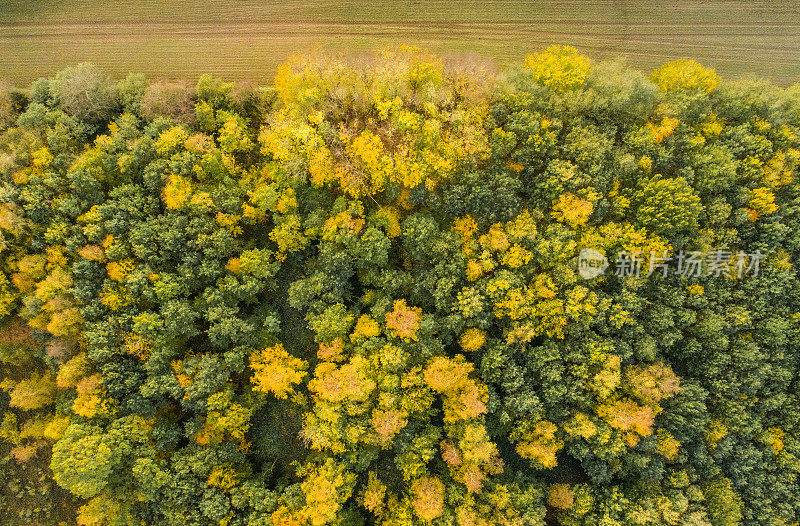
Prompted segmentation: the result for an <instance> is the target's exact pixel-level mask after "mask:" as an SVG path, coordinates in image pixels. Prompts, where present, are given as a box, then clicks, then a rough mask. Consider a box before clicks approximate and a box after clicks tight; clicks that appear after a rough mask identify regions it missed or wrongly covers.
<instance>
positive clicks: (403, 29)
mask: <svg viewBox="0 0 800 526" xmlns="http://www.w3.org/2000/svg"><path fill="white" fill-rule="evenodd" d="M396 43H413V44H416V45H419V46H422V47H426V48H428V49H430V50H431V51H434V52H436V53H439V54H442V55H444V56H455V57H465V56H466V57H472V56H474V54H479V55H482V56H485V57H487V58H488V59H490V61H491V62H492V63H494V64H496V65H498V66H502V65H503V64H506V63H509V62H514V61H519V60H520V59H521V58H522V57H523V56H525V55H526V54H528V53H530V52H531V51H538V50H541V49H543V48H544V47H546V46H547V45H548V44H551V43H566V44H572V45H574V46H576V47H578V48H579V49H580V50H581V51H582V52H584V53H585V54H588V55H590V56H592V57H594V58H605V57H611V56H616V55H622V56H625V57H626V58H627V59H628V60H629V61H630V62H631V63H632V64H634V65H636V66H638V67H641V68H645V69H651V68H653V67H655V66H657V65H659V64H661V63H663V62H665V61H668V60H670V59H673V58H679V57H691V58H694V59H697V60H699V61H701V62H702V63H703V64H705V65H708V66H711V67H714V68H716V69H717V71H718V72H719V73H720V74H722V75H723V76H725V77H728V78H732V77H738V76H742V75H745V74H748V73H752V74H755V75H759V76H764V77H768V78H770V79H772V80H773V81H775V82H777V83H780V84H783V85H788V84H792V83H794V82H796V81H797V80H798V79H800V60H798V57H800V10H798V9H797V8H796V3H795V2H794V0H776V1H756V2H752V1H748V2H722V1H696V0H695V1H685V0H680V1H676V2H662V3H658V4H656V5H653V4H652V3H651V2H649V1H640V0H634V1H627V2H622V1H611V0H606V1H602V0H599V1H598V0H592V1H589V2H581V1H576V0H572V1H567V2H549V1H523V0H485V1H476V0H466V1H464V0H462V1H454V0H399V1H397V0H373V1H372V2H365V1H364V0H317V1H314V2H302V1H299V0H273V1H270V2H264V1H255V0H216V1H210V0H176V1H169V2H156V1H154V0H130V1H127V2H110V1H108V0H74V1H70V2H62V1H58V0H0V58H1V59H2V60H0V78H2V79H6V80H7V81H9V82H11V83H13V84H17V85H26V84H28V83H29V82H31V81H32V80H34V79H36V78H38V77H40V76H48V75H52V74H53V73H54V72H56V71H58V70H59V69H61V68H63V67H64V66H66V65H69V64H74V63H76V62H80V61H91V62H94V63H96V64H97V65H99V66H100V67H102V68H103V69H104V70H105V71H107V72H108V73H110V74H111V75H114V76H119V75H123V74H125V73H127V72H128V71H131V70H133V71H142V72H145V73H147V74H148V75H150V76H154V77H197V76H198V75H199V74H201V73H203V72H210V73H214V74H217V75H221V76H224V77H225V78H228V79H248V80H252V81H255V82H267V81H269V80H270V79H271V76H272V74H273V72H274V69H275V66H276V65H277V64H278V63H280V62H281V61H283V60H284V59H286V58H287V57H288V56H289V55H291V54H292V53H293V52H296V51H306V50H313V49H323V50H334V51H344V50H347V51H359V50H367V51H368V50H374V49H378V48H381V47H385V46H390V45H393V44H396Z"/></svg>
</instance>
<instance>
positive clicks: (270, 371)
mask: <svg viewBox="0 0 800 526" xmlns="http://www.w3.org/2000/svg"><path fill="white" fill-rule="evenodd" d="M307 366H308V364H306V362H304V361H303V360H301V359H300V358H295V357H294V356H292V355H291V354H289V353H288V352H286V350H285V349H284V348H283V344H282V343H277V344H275V345H274V346H272V347H267V348H265V349H262V350H260V351H257V352H256V353H254V354H253V355H252V356H251V357H250V368H251V369H253V377H252V382H253V389H254V390H256V391H259V392H262V393H272V394H273V395H275V397H276V398H286V397H287V396H289V394H291V393H292V390H293V386H294V384H299V383H300V382H302V381H303V378H305V376H306V372H305V369H306V367H307Z"/></svg>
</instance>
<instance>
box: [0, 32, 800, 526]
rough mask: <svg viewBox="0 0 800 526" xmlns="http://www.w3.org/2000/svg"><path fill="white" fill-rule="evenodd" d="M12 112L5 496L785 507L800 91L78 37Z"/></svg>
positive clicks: (560, 54) (773, 516)
mask: <svg viewBox="0 0 800 526" xmlns="http://www.w3.org/2000/svg"><path fill="white" fill-rule="evenodd" d="M0 133H1V135H0V270H2V273H0V319H1V320H2V321H0V378H2V381H1V383H0V413H1V414H0V454H2V457H3V458H2V461H1V462H2V472H3V476H2V480H0V494H1V495H2V501H0V505H1V508H0V522H2V523H3V524H9V525H27V524H42V525H61V524H63V525H76V524H77V525H82V526H123V525H128V526H133V525H137V526H139V525H141V526H144V525H147V526H155V525H166V526H178V525H185V526H210V525H215V526H216V525H218V526H270V525H271V526H323V525H335V526H362V525H363V526H366V525H381V526H411V525H434V526H445V525H457V526H494V525H502V526H544V525H563V526H578V525H587V526H590V525H591V526H595V525H602V526H622V525H625V526H627V525H635V526H644V525H674V526H736V525H747V526H755V525H769V526H791V525H796V524H798V520H800V498H798V495H800V483H799V480H798V474H799V473H800V461H798V456H797V455H798V454H800V443H798V432H799V431H800V400H798V393H800V391H799V390H798V380H799V378H798V371H800V363H799V360H800V282H798V276H797V272H796V269H795V267H794V264H795V262H796V261H798V255H800V181H798V175H799V172H798V166H799V165H800V86H793V87H790V88H780V87H776V86H773V85H771V84H768V83H766V82H762V81H758V80H739V81H724V80H721V79H720V78H718V77H717V75H716V74H715V73H714V71H713V70H711V69H708V68H705V67H703V66H701V65H700V64H697V63H696V62H694V61H691V60H678V61H674V62H670V63H667V64H665V65H664V66H663V67H661V68H659V69H658V70H656V71H654V72H652V73H651V74H644V73H642V72H639V71H636V70H632V69H630V68H629V67H627V66H626V65H625V64H623V63H621V62H615V61H611V62H595V61H592V60H590V58H588V57H585V56H582V55H580V54H579V53H578V51H577V50H575V49H574V48H571V47H566V46H553V47H551V48H548V49H547V50H545V51H543V52H541V53H534V54H532V55H530V56H529V57H528V58H526V59H525V61H524V62H523V64H520V65H518V66H516V67H511V68H509V69H507V70H505V71H503V72H500V73H490V72H486V71H481V70H478V69H474V68H472V69H470V68H465V67H457V66H453V65H449V64H446V63H444V61H442V60H441V59H439V58H437V57H435V56H432V55H430V54H428V53H427V52H424V51H421V50H419V49H416V48H399V49H396V50H391V51H387V52H385V53H383V54H381V55H380V56H377V57H375V58H374V60H369V61H364V60H362V61H360V62H357V63H356V62H350V61H348V60H346V59H344V58H336V57H314V58H309V57H295V58H293V59H292V60H290V61H288V62H287V63H285V64H284V65H282V66H281V67H280V68H279V69H278V71H277V74H276V75H275V82H274V85H273V86H267V87H258V86H249V85H235V84H233V83H228V82H225V81H224V80H223V79H219V78H213V77H211V76H208V75H205V76H203V77H201V78H200V80H199V81H198V82H197V83H196V84H195V83H189V82H177V81H167V80H156V81H150V80H148V79H146V78H145V77H144V76H143V75H138V74H131V75H129V76H128V77H126V78H125V79H123V80H118V81H115V80H112V79H109V78H107V77H106V76H105V75H104V74H103V73H102V72H101V71H99V70H98V69H97V68H95V67H94V66H92V65H90V64H79V65H76V66H74V67H70V68H67V69H65V70H63V71H61V72H59V73H58V74H57V75H56V76H55V77H54V78H51V79H40V80H38V81H36V82H35V83H34V84H33V85H32V86H31V87H30V88H29V89H25V90H12V89H4V90H3V91H2V93H0ZM587 249H589V250H588V251H587ZM584 263H585V264H586V265H587V267H586V268H588V266H589V265H591V269H593V273H592V274H591V275H589V274H586V273H584V271H585V270H586V268H584V267H582V266H581V265H583V264H584Z"/></svg>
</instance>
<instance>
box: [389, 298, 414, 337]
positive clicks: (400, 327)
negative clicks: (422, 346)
mask: <svg viewBox="0 0 800 526" xmlns="http://www.w3.org/2000/svg"><path fill="white" fill-rule="evenodd" d="M421 319H422V309H420V308H419V307H409V306H408V305H407V304H406V300H405V299H400V300H395V302H394V309H393V310H392V311H391V312H388V313H386V328H387V329H389V331H390V334H391V335H392V336H394V337H395V338H402V339H403V340H406V341H408V340H414V341H417V329H419V324H420V321H421Z"/></svg>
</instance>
